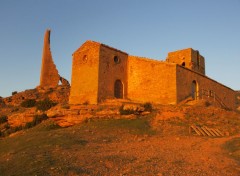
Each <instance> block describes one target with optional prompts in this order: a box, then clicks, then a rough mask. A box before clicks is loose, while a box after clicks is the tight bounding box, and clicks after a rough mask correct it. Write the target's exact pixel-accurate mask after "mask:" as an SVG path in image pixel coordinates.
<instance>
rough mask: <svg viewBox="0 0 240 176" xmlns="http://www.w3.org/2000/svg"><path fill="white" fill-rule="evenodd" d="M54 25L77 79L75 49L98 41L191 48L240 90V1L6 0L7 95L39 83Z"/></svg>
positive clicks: (147, 50)
mask: <svg viewBox="0 0 240 176" xmlns="http://www.w3.org/2000/svg"><path fill="white" fill-rule="evenodd" d="M47 28H50V29H51V51H52V56H53V59H54V62H55V64H56V66H57V68H58V71H59V73H60V75H62V76H63V77H65V78H66V79H68V80H69V81H71V67H72V53H73V52H74V51H75V50H76V49H77V48H79V47H80V46H81V44H83V43H84V42H85V41H86V40H94V41H98V42H101V43H105V44H107V45H109V46H112V47H114V48H117V49H120V50H122V51H125V52H127V53H129V54H130V55H136V56H144V57H148V58H153V59H158V60H165V58H166V56H167V53H168V52H170V51H175V50H179V49H183V48H189V47H191V48H193V49H196V50H199V52H200V54H201V55H203V56H204V57H205V62H206V74H207V75H208V76H209V77H211V78H213V79H215V80H216V81H218V82H220V83H223V84H225V85H227V86H228V87H230V88H232V89H234V90H239V89H240V80H239V75H240V69H239V68H240V62H239V59H240V0H211V1H210V0H201V1H200V0H181V1H180V0H21V1H19V0H1V1H0V63H1V69H0V96H2V97H6V96H10V95H11V93H12V92H13V91H18V92H20V91H24V90H26V89H31V88H35V87H36V86H38V85H39V79H40V67H41V58H42V47H43V37H44V33H45V30H46V29H47Z"/></svg>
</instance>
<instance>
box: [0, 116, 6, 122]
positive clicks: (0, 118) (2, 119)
mask: <svg viewBox="0 0 240 176" xmlns="http://www.w3.org/2000/svg"><path fill="white" fill-rule="evenodd" d="M7 121H8V120H7V116H2V117H0V124H2V123H5V122H7Z"/></svg>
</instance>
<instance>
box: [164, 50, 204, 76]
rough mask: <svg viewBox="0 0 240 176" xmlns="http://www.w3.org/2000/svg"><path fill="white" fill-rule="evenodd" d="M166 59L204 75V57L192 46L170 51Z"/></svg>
mask: <svg viewBox="0 0 240 176" xmlns="http://www.w3.org/2000/svg"><path fill="white" fill-rule="evenodd" d="M166 60H167V61H168V62H172V63H176V64H178V65H182V66H184V67H186V68H189V69H191V70H194V71H196V72H198V73H201V74H203V75H205V60H204V57H203V56H201V55H200V54H199V52H198V51H197V50H193V49H192V48H187V49H183V50H178V51H174V52H170V53H168V57H167V59H166Z"/></svg>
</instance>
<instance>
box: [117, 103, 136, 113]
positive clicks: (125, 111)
mask: <svg viewBox="0 0 240 176" xmlns="http://www.w3.org/2000/svg"><path fill="white" fill-rule="evenodd" d="M119 113H120V114H121V115H129V114H134V113H136V111H135V110H134V109H124V105H122V106H121V107H120V108H119Z"/></svg>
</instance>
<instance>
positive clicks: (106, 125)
mask: <svg viewBox="0 0 240 176" xmlns="http://www.w3.org/2000/svg"><path fill="white" fill-rule="evenodd" d="M87 125H89V126H94V127H95V128H100V129H104V130H106V131H112V130H113V129H115V130H116V129H125V130H128V131H129V132H130V133H132V134H139V135H144V134H147V135H154V134H155V133H156V131H155V130H153V129H152V128H151V126H150V123H149V119H148V118H137V119H109V120H96V121H91V122H89V124H87Z"/></svg>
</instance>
